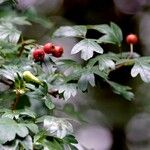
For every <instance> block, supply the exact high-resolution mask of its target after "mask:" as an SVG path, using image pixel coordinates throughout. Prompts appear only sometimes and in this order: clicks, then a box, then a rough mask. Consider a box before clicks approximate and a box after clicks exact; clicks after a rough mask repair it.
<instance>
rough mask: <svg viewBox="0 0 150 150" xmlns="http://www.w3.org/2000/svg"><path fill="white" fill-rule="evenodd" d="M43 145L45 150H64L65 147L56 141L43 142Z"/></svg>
mask: <svg viewBox="0 0 150 150" xmlns="http://www.w3.org/2000/svg"><path fill="white" fill-rule="evenodd" d="M41 143H42V145H43V146H44V150H64V148H63V145H62V144H61V143H59V142H58V141H56V140H54V141H48V140H43V141H42V142H41Z"/></svg>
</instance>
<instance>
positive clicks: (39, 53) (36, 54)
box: [32, 49, 45, 61]
mask: <svg viewBox="0 0 150 150" xmlns="http://www.w3.org/2000/svg"><path fill="white" fill-rule="evenodd" d="M32 55H33V58H34V60H35V61H44V58H45V53H44V50H43V49H35V50H34V51H33V53H32Z"/></svg>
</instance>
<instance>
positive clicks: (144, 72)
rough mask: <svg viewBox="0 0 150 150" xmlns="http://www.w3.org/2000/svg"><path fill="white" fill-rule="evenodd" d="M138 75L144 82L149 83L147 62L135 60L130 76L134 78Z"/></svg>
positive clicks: (149, 65) (149, 72)
mask: <svg viewBox="0 0 150 150" xmlns="http://www.w3.org/2000/svg"><path fill="white" fill-rule="evenodd" d="M138 74H139V75H140V77H141V79H142V80H143V81H144V82H146V83H149V82H150V64H149V63H148V62H147V60H142V59H137V60H136V61H135V64H134V66H133V68H132V69H131V76H132V77H136V76H137V75H138Z"/></svg>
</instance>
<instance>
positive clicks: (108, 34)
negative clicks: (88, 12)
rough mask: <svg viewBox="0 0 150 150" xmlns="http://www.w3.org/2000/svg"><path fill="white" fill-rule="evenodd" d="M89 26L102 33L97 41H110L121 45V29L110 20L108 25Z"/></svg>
mask: <svg viewBox="0 0 150 150" xmlns="http://www.w3.org/2000/svg"><path fill="white" fill-rule="evenodd" d="M90 28H92V29H95V30H97V31H99V32H101V33H103V34H104V35H103V36H102V37H100V38H99V39H98V40H97V42H98V43H111V44H117V45H118V46H121V42H122V40H123V35H122V31H121V29H120V28H119V26H117V25H116V24H115V23H113V22H111V23H110V26H108V25H93V26H90Z"/></svg>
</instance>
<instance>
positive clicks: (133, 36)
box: [126, 34, 138, 44]
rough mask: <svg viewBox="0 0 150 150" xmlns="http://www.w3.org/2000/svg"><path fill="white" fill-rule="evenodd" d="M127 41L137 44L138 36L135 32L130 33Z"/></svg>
mask: <svg viewBox="0 0 150 150" xmlns="http://www.w3.org/2000/svg"><path fill="white" fill-rule="evenodd" d="M126 41H127V43H128V44H136V43H137V42H138V37H137V35H135V34H129V35H128V36H127V37H126Z"/></svg>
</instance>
